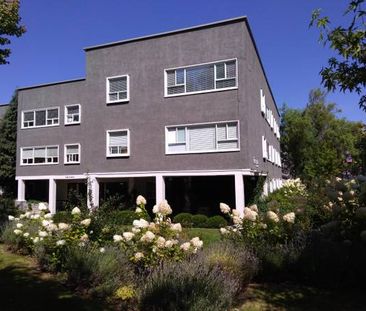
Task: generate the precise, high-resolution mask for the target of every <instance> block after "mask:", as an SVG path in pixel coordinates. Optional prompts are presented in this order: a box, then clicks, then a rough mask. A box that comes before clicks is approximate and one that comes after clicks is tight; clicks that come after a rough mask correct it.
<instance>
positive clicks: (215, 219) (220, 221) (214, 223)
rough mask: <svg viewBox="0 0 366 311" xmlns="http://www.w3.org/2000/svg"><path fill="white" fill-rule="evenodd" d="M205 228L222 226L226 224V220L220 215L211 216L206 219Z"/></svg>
mask: <svg viewBox="0 0 366 311" xmlns="http://www.w3.org/2000/svg"><path fill="white" fill-rule="evenodd" d="M206 226H207V228H222V227H225V226H227V221H226V219H225V218H224V217H222V216H219V215H217V216H212V217H210V218H209V219H207V221H206Z"/></svg>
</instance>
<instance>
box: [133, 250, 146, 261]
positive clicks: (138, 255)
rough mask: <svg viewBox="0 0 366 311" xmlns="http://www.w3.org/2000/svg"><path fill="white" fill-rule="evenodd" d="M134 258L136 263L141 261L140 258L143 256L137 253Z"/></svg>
mask: <svg viewBox="0 0 366 311" xmlns="http://www.w3.org/2000/svg"><path fill="white" fill-rule="evenodd" d="M134 258H135V260H136V261H139V260H141V259H142V258H144V254H143V253H141V252H137V253H136V254H135V256H134Z"/></svg>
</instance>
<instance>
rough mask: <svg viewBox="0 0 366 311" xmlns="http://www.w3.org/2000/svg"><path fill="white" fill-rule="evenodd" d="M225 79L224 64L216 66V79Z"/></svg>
mask: <svg viewBox="0 0 366 311" xmlns="http://www.w3.org/2000/svg"><path fill="white" fill-rule="evenodd" d="M224 78H225V65H224V63H221V64H217V65H216V79H224Z"/></svg>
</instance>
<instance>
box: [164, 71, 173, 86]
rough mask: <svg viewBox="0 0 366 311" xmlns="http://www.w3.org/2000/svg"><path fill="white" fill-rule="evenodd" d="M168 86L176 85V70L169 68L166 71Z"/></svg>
mask: <svg viewBox="0 0 366 311" xmlns="http://www.w3.org/2000/svg"><path fill="white" fill-rule="evenodd" d="M166 77H167V82H168V86H174V85H175V70H169V71H167V72H166Z"/></svg>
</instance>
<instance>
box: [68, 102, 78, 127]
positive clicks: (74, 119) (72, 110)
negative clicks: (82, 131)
mask: <svg viewBox="0 0 366 311" xmlns="http://www.w3.org/2000/svg"><path fill="white" fill-rule="evenodd" d="M80 121H81V109H80V105H79V104H77V105H69V106H65V124H66V125H69V124H80Z"/></svg>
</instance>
